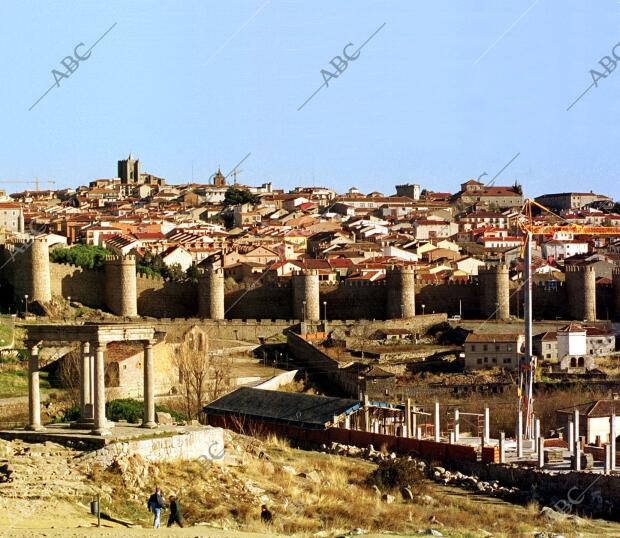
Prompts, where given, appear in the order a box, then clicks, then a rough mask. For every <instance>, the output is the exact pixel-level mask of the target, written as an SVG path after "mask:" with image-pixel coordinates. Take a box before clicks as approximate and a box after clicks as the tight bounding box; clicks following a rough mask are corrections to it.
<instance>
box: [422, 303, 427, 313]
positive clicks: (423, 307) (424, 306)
mask: <svg viewBox="0 0 620 538" xmlns="http://www.w3.org/2000/svg"><path fill="white" fill-rule="evenodd" d="M425 308H426V305H425V304H423V305H422V315H424V309H425Z"/></svg>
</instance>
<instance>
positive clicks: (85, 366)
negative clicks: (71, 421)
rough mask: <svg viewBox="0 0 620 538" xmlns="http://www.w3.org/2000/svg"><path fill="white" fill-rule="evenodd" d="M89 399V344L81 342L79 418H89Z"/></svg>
mask: <svg viewBox="0 0 620 538" xmlns="http://www.w3.org/2000/svg"><path fill="white" fill-rule="evenodd" d="M90 403H91V399H90V344H89V343H88V342H82V349H81V357H80V418H81V419H85V418H89V417H88V414H89V411H88V405H89V404H90Z"/></svg>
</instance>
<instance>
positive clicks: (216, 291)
mask: <svg viewBox="0 0 620 538" xmlns="http://www.w3.org/2000/svg"><path fill="white" fill-rule="evenodd" d="M224 291H225V290H224V271H223V270H222V269H214V268H210V269H206V270H204V271H203V272H202V273H201V274H200V276H199V277H198V315H199V316H200V317H201V318H208V319H224V317H225V312H226V308H225V305H224Z"/></svg>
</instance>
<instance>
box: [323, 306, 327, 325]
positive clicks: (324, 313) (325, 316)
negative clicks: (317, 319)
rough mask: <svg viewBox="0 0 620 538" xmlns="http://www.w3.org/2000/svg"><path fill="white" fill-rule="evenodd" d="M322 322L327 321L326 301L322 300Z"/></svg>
mask: <svg viewBox="0 0 620 538" xmlns="http://www.w3.org/2000/svg"><path fill="white" fill-rule="evenodd" d="M323 322H324V323H327V301H323Z"/></svg>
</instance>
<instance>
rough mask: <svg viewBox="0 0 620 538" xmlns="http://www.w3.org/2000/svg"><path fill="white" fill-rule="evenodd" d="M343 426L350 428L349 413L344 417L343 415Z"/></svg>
mask: <svg viewBox="0 0 620 538" xmlns="http://www.w3.org/2000/svg"><path fill="white" fill-rule="evenodd" d="M344 427H345V429H346V430H350V429H351V415H347V416H346V417H344Z"/></svg>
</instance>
